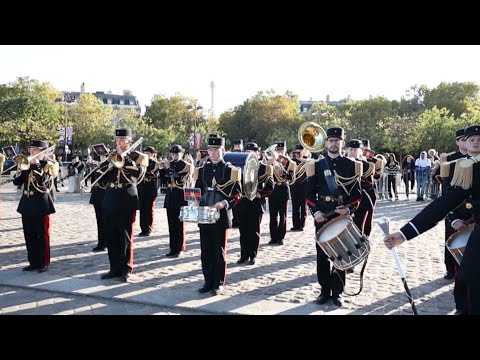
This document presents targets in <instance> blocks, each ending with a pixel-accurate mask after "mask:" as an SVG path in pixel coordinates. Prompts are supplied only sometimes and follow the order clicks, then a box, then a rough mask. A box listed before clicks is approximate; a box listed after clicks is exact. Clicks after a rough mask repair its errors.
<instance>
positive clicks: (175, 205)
mask: <svg viewBox="0 0 480 360" xmlns="http://www.w3.org/2000/svg"><path fill="white" fill-rule="evenodd" d="M183 152H185V150H184V149H183V148H182V147H181V146H180V145H173V146H172V147H171V148H170V153H172V154H176V153H183ZM192 172H193V165H192V164H189V163H187V162H186V161H185V160H183V159H181V160H178V161H171V162H170V167H169V168H167V169H166V172H165V175H166V178H167V180H168V181H169V182H168V187H167V190H166V193H165V201H164V207H165V209H167V218H168V231H169V234H170V252H169V253H168V254H166V256H169V257H178V255H179V254H180V252H181V251H185V250H186V249H187V245H186V242H185V225H184V223H183V222H182V221H180V219H179V216H180V208H181V207H182V206H186V205H188V203H187V201H185V196H184V188H185V187H186V185H187V182H188V181H189V179H190V176H191V175H192Z"/></svg>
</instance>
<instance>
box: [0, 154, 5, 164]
mask: <svg viewBox="0 0 480 360" xmlns="http://www.w3.org/2000/svg"><path fill="white" fill-rule="evenodd" d="M4 162H5V155H3V154H1V153H0V164H3V163H4Z"/></svg>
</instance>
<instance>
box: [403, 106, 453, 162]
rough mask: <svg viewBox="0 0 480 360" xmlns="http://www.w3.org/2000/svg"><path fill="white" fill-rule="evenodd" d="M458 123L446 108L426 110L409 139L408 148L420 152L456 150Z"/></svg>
mask: <svg viewBox="0 0 480 360" xmlns="http://www.w3.org/2000/svg"><path fill="white" fill-rule="evenodd" d="M457 126H458V123H457V121H455V118H454V115H453V114H450V111H449V110H447V109H446V108H442V109H438V108H437V107H436V106H435V107H433V109H430V110H425V111H424V112H423V113H422V114H421V115H420V117H419V118H418V122H417V123H416V125H415V127H414V131H413V133H412V136H411V137H410V138H408V139H407V149H408V150H409V151H410V152H412V153H414V154H419V153H420V151H428V150H429V149H436V150H438V151H439V152H448V151H453V150H455V141H454V138H455V130H456V129H457Z"/></svg>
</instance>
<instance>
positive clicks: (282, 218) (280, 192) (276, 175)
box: [268, 141, 296, 245]
mask: <svg viewBox="0 0 480 360" xmlns="http://www.w3.org/2000/svg"><path fill="white" fill-rule="evenodd" d="M275 143H276V148H275V152H276V155H275V156H274V157H276V158H278V160H280V161H282V162H280V161H278V160H277V159H274V157H272V158H271V159H269V160H268V164H269V165H273V169H274V170H273V181H274V182H275V187H274V188H273V191H272V193H271V194H270V196H269V198H268V207H269V210H270V236H271V240H270V241H269V244H270V245H274V244H276V245H283V239H284V238H285V234H286V232H287V202H288V199H290V187H289V181H291V180H293V177H294V174H295V170H296V164H295V162H294V161H292V160H291V159H290V158H288V157H286V151H287V149H286V143H285V141H276V142H275Z"/></svg>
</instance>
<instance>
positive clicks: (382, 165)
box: [375, 158, 385, 173]
mask: <svg viewBox="0 0 480 360" xmlns="http://www.w3.org/2000/svg"><path fill="white" fill-rule="evenodd" d="M375 159H376V160H377V161H375V171H376V172H377V173H383V169H384V168H385V161H383V159H380V158H375Z"/></svg>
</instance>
